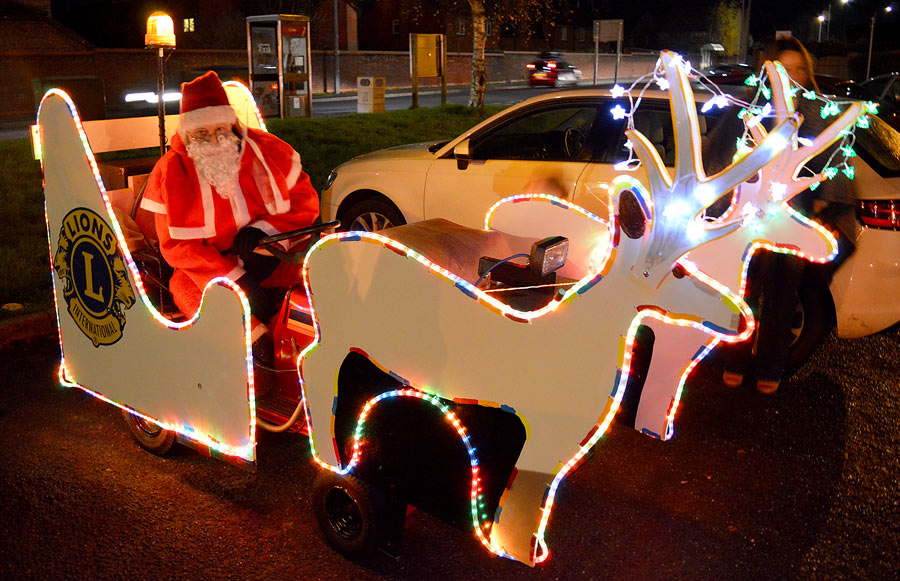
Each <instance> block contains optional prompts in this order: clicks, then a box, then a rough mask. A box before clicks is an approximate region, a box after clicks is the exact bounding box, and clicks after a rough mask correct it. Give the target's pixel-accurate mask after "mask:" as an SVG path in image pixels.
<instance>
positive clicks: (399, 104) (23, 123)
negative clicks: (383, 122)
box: [0, 83, 552, 141]
mask: <svg viewBox="0 0 900 581" xmlns="http://www.w3.org/2000/svg"><path fill="white" fill-rule="evenodd" d="M550 90H552V89H546V88H537V89H532V88H530V87H528V86H527V85H525V84H524V83H517V84H511V85H508V86H499V87H490V88H489V89H488V90H487V91H485V99H484V101H485V104H486V105H514V104H515V103H518V102H520V101H523V100H525V99H527V98H528V97H533V96H534V95H539V94H542V93H545V92H547V91H550ZM447 102H448V103H457V104H460V105H465V104H467V103H468V102H469V88H468V87H449V88H448V90H447ZM440 104H441V95H440V90H437V91H436V90H434V89H428V90H423V91H422V92H421V93H420V94H419V106H420V107H437V106H439V105H440ZM411 106H412V92H410V91H409V90H401V91H391V92H389V93H387V94H386V95H385V110H387V111H399V110H402V109H409V108H410V107H411ZM177 112H178V109H177V107H174V106H173V108H172V109H171V110H170V111H169V113H177ZM350 113H356V93H355V92H354V93H349V94H342V95H331V94H325V95H313V117H339V116H341V115H349V114H350ZM155 114H156V111H155V110H151V109H150V108H147V109H140V110H138V109H135V110H132V111H130V112H128V113H127V114H126V113H124V112H120V113H117V114H116V116H123V115H128V116H151V115H155ZM32 123H34V120H33V119H32V118H22V119H17V120H16V119H13V120H6V121H4V122H3V123H0V141H4V140H8V139H22V138H26V137H28V136H29V131H28V125H30V124H32Z"/></svg>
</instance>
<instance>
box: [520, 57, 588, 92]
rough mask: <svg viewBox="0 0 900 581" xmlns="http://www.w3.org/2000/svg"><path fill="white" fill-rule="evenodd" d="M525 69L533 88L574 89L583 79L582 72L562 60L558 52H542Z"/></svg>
mask: <svg viewBox="0 0 900 581" xmlns="http://www.w3.org/2000/svg"><path fill="white" fill-rule="evenodd" d="M525 69H526V76H527V78H528V84H529V85H531V86H532V87H572V86H575V85H577V84H578V81H580V80H581V78H582V75H581V71H580V70H578V69H577V68H575V67H574V66H573V65H571V64H569V63H567V62H566V61H564V60H562V55H561V54H559V53H558V52H542V53H541V54H540V55H538V60H536V61H533V62H530V63H528V64H527V65H525Z"/></svg>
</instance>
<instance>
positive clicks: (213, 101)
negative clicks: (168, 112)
mask: <svg viewBox="0 0 900 581" xmlns="http://www.w3.org/2000/svg"><path fill="white" fill-rule="evenodd" d="M237 122H238V118H237V114H236V113H235V112H234V109H232V107H231V105H230V104H229V102H228V95H227V94H225V88H224V87H223V86H222V80H221V79H219V75H217V74H216V73H215V72H214V71H209V72H207V73H205V74H203V75H201V76H199V77H197V78H196V79H194V80H193V81H190V82H189V83H182V84H181V118H180V120H179V123H178V132H179V133H181V134H182V136H183V134H184V133H185V132H188V131H193V130H194V129H197V128H198V127H204V126H207V125H219V124H222V123H233V124H237Z"/></svg>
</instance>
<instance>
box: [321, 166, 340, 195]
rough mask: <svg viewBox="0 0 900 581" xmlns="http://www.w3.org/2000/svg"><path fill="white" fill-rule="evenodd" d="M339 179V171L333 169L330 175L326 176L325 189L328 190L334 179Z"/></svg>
mask: <svg viewBox="0 0 900 581" xmlns="http://www.w3.org/2000/svg"><path fill="white" fill-rule="evenodd" d="M335 179H337V172H336V171H334V170H332V171H331V173H330V174H328V177H327V178H325V187H324V188H323V189H325V190H327V189H328V188H330V187H331V184H333V183H334V180H335Z"/></svg>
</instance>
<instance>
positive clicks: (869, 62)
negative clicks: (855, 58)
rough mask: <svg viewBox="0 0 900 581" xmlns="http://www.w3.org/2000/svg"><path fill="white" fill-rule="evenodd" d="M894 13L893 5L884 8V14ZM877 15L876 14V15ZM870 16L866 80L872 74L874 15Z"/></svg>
mask: <svg viewBox="0 0 900 581" xmlns="http://www.w3.org/2000/svg"><path fill="white" fill-rule="evenodd" d="M893 11H894V5H893V4H888V5H887V6H885V7H884V12H885V14H890V13H891V12H893ZM876 14H877V13H876ZM876 14H873V15H872V20H871V21H870V24H869V58H868V60H867V61H866V79H868V78H869V76H870V74H871V72H872V40H873V39H874V38H875V15H876Z"/></svg>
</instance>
